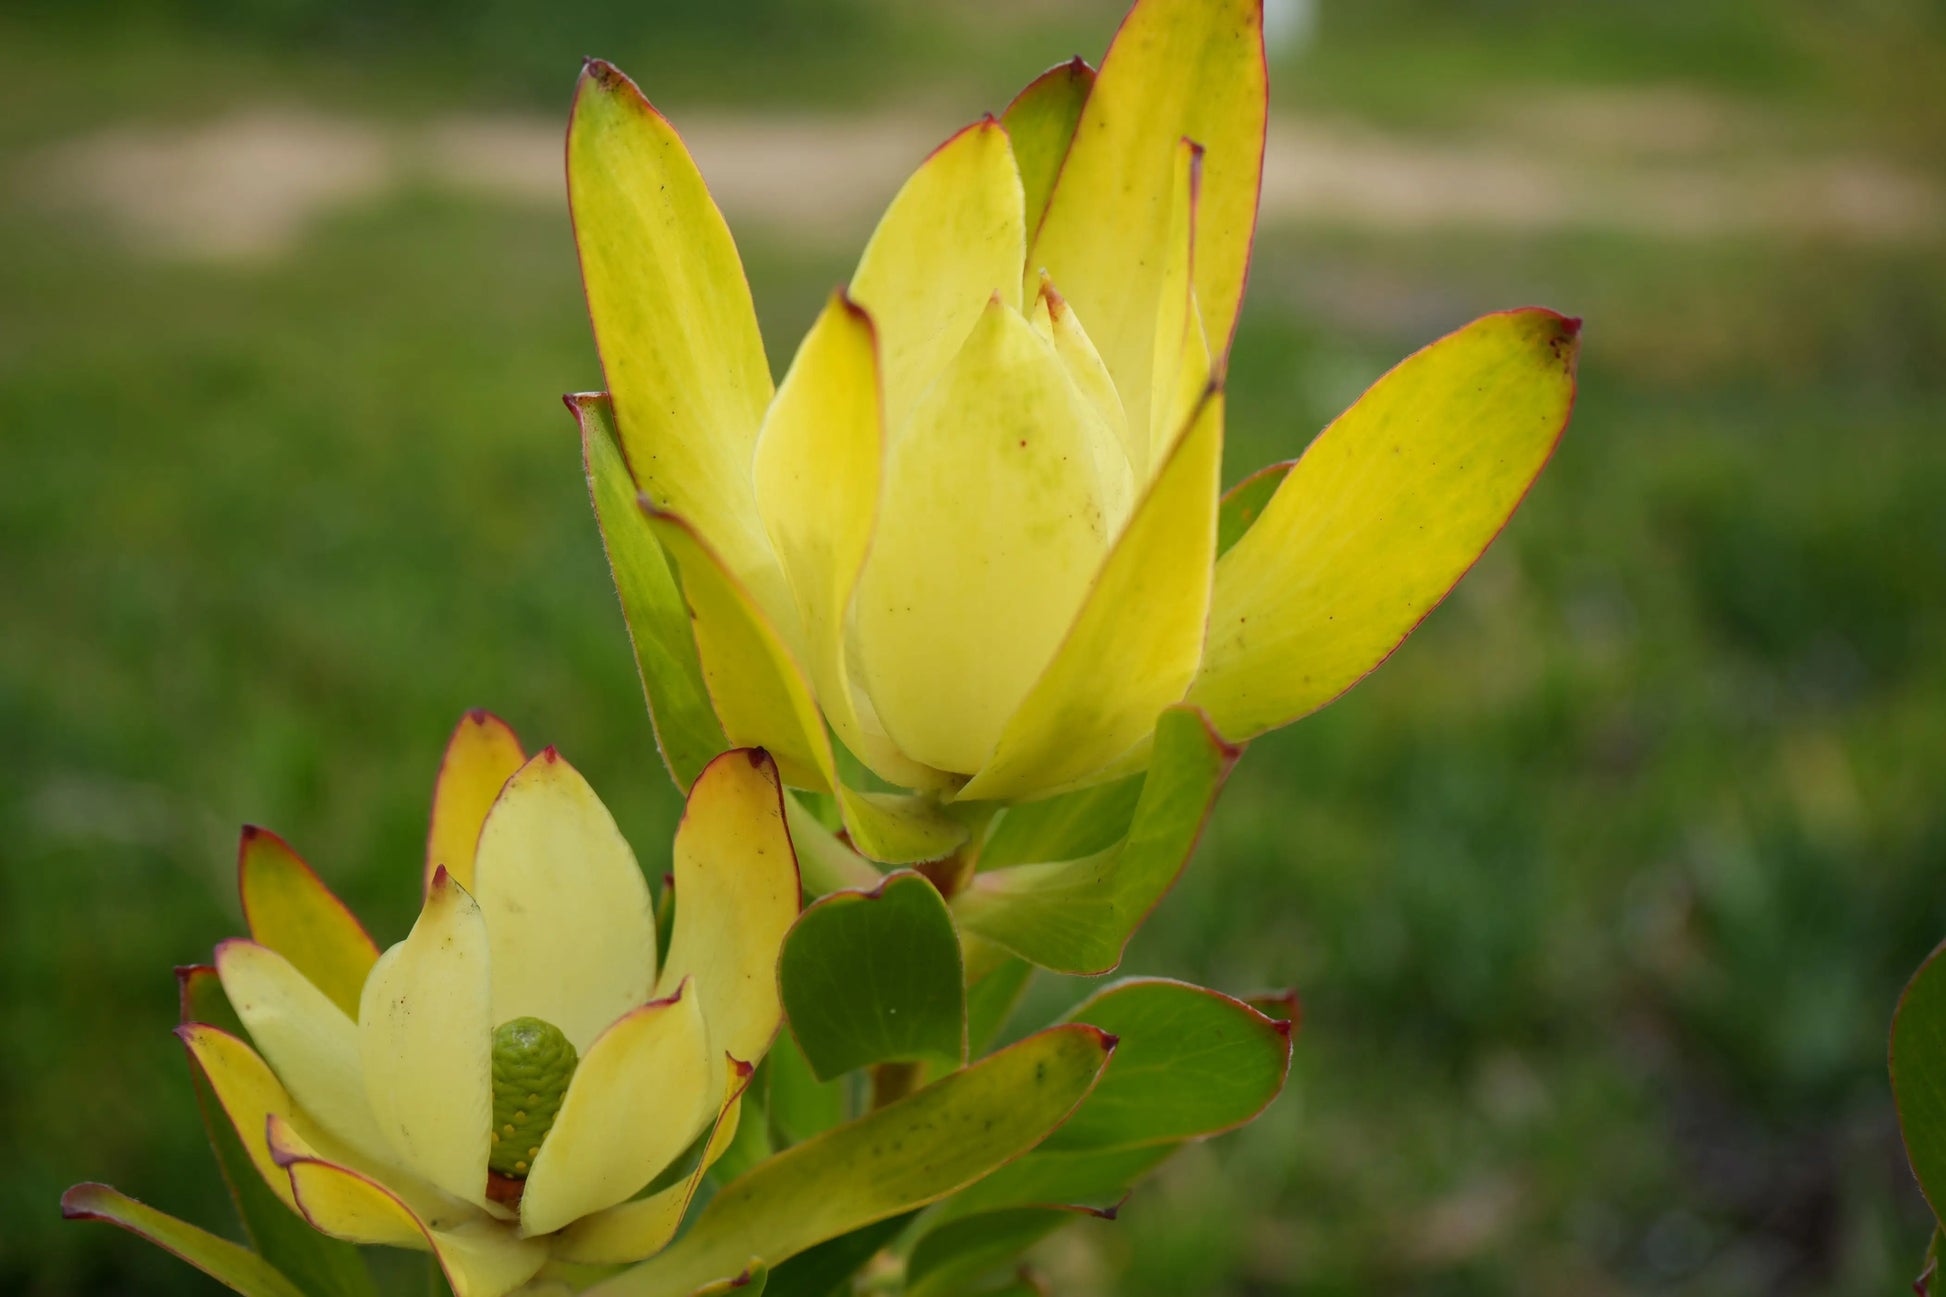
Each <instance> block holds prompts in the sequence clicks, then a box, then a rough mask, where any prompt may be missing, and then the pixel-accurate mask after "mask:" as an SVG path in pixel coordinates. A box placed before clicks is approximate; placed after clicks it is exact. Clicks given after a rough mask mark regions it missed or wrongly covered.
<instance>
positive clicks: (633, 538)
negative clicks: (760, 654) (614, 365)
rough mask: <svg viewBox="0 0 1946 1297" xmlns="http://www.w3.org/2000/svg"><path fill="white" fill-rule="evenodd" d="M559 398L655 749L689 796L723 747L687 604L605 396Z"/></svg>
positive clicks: (613, 410)
mask: <svg viewBox="0 0 1946 1297" xmlns="http://www.w3.org/2000/svg"><path fill="white" fill-rule="evenodd" d="M563 399H564V400H565V401H566V402H567V406H568V409H569V410H570V411H572V412H573V414H574V417H575V420H576V421H577V422H578V423H579V424H580V425H581V455H582V460H583V463H584V464H585V465H586V468H587V473H588V494H589V495H590V497H591V498H592V499H593V500H594V506H595V521H596V523H597V524H598V525H599V526H600V528H601V542H602V545H603V547H604V548H605V549H606V550H607V552H608V567H609V570H610V571H611V572H612V573H613V574H614V577H615V590H616V593H617V594H619V595H620V596H621V600H622V617H623V619H624V620H625V621H626V622H627V623H628V634H629V639H630V640H631V641H633V642H634V645H635V664H636V667H637V669H638V670H639V671H640V672H641V676H642V691H643V693H644V694H645V695H646V696H647V697H648V702H649V721H650V723H651V724H652V725H653V726H654V727H655V740H656V744H657V746H658V747H660V748H661V749H662V760H663V762H664V763H665V764H666V765H667V766H668V767H669V774H670V776H671V777H672V778H673V779H674V780H675V781H676V786H677V787H678V788H680V789H682V790H683V791H684V792H688V791H689V786H690V784H692V783H694V782H695V781H696V776H697V775H698V774H700V773H702V769H703V767H704V766H706V765H708V764H709V762H710V759H711V758H712V757H714V756H716V755H717V754H718V753H719V752H722V751H724V750H726V749H727V748H728V747H729V746H730V744H729V740H727V739H725V738H724V737H723V726H722V725H721V724H720V723H719V722H718V721H717V719H716V712H715V711H714V710H713V709H712V708H711V706H710V701H709V691H708V690H707V689H705V688H704V686H703V667H702V663H701V661H700V660H699V659H698V658H697V656H696V636H695V634H694V632H693V631H692V630H691V629H690V625H689V606H688V604H687V603H685V602H684V601H683V596H682V590H681V587H679V586H678V585H677V584H676V578H675V574H674V572H672V571H671V570H670V567H669V560H668V558H667V557H665V556H664V554H663V552H662V546H661V544H660V543H659V542H658V541H657V540H656V538H655V535H654V533H652V532H651V531H650V530H649V525H648V522H647V521H646V520H645V519H644V518H643V516H642V511H641V510H640V509H639V508H637V507H636V497H637V494H638V491H637V489H636V485H635V479H634V476H633V475H632V474H630V472H629V468H628V461H627V459H626V458H624V456H623V454H622V448H621V441H620V440H619V438H618V437H617V436H616V432H615V408H614V405H613V404H612V403H611V402H610V401H609V398H608V394H607V393H606V392H584V393H581V394H579V395H576V396H569V397H565V398H563Z"/></svg>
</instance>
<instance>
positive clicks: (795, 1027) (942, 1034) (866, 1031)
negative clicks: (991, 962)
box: [777, 870, 966, 1081]
mask: <svg viewBox="0 0 1946 1297" xmlns="http://www.w3.org/2000/svg"><path fill="white" fill-rule="evenodd" d="M777 978H778V984H779V986H780V987H781V989H782V991H783V996H784V1013H785V1016H786V1017H787V1018H788V1019H789V1021H790V1025H791V1035H792V1036H793V1037H795V1038H796V1040H797V1044H798V1047H799V1048H800V1049H802V1050H803V1051H804V1058H805V1060H806V1061H807V1062H809V1063H810V1065H811V1071H812V1074H813V1075H815V1076H816V1077H817V1079H818V1080H820V1081H829V1080H831V1079H833V1078H834V1077H838V1076H842V1075H843V1074H844V1073H846V1072H849V1071H852V1070H854V1069H856V1068H860V1067H869V1066H871V1065H872V1064H874V1063H890V1062H922V1061H924V1062H929V1061H941V1062H945V1063H947V1064H948V1065H950V1066H954V1067H957V1066H959V1064H961V1063H963V1062H965V1061H966V975H965V971H964V968H963V966H962V964H961V962H960V944H959V932H958V930H957V929H955V928H954V926H953V916H952V913H951V912H950V911H949V910H948V909H947V908H946V902H945V900H944V899H942V898H941V897H940V895H939V893H938V891H936V890H935V889H934V888H933V885H932V884H931V883H930V882H928V881H927V880H926V879H925V878H924V877H923V876H921V875H919V874H916V873H913V872H911V871H910V870H903V871H900V872H898V873H895V874H890V875H887V877H886V878H885V880H884V881H883V882H881V883H880V884H879V885H878V886H877V887H875V888H873V889H872V890H870V891H841V892H833V893H831V894H830V895H829V896H826V897H824V898H823V899H822V900H820V901H818V902H816V903H815V904H813V905H811V906H810V907H809V908H808V909H806V910H805V911H804V913H803V914H802V915H800V916H799V917H798V920H797V923H796V924H795V925H794V926H793V927H792V928H791V930H790V934H789V935H788V936H786V937H785V938H784V952H783V955H782V956H781V958H780V959H779V960H778V964H777Z"/></svg>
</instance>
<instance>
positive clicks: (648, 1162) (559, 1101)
mask: <svg viewBox="0 0 1946 1297" xmlns="http://www.w3.org/2000/svg"><path fill="white" fill-rule="evenodd" d="M427 869H428V871H429V874H428V877H427V879H426V886H425V906H424V908H423V909H422V910H421V912H420V914H419V918H418V921H417V922H416V923H415V924H414V925H413V928H412V931H411V933H410V935H408V936H407V937H406V939H405V940H404V941H401V942H399V943H398V944H397V945H395V946H393V947H392V948H391V949H390V950H387V951H385V952H384V953H383V954H380V953H379V952H378V950H377V948H376V947H375V946H374V945H373V943H372V941H371V939H370V938H369V937H367V936H366V935H365V932H364V929H363V928H362V927H360V926H359V924H358V921H357V920H356V919H355V918H353V917H352V916H351V914H350V913H349V912H348V911H346V910H345V909H344V908H343V907H342V906H341V905H340V904H339V903H338V902H337V900H336V899H335V898H334V897H333V896H332V895H331V894H330V893H329V892H328V891H327V890H326V889H325V887H324V885H323V884H322V883H321V882H320V881H319V880H318V878H317V876H316V875H315V874H313V873H312V872H311V871H310V870H309V869H308V868H307V867H306V866H305V865H304V863H303V862H302V861H301V860H299V859H298V858H297V856H296V855H295V854H293V853H292V852H291V851H290V849H289V848H288V847H285V846H284V845H283V844H282V843H281V842H280V841H278V840H277V839H276V838H274V837H273V836H271V835H269V834H264V833H261V832H258V831H253V832H251V833H247V834H246V836H245V842H244V849H243V852H242V857H241V866H240V880H241V887H242V893H243V903H244V910H245V913H246V915H247V916H248V918H249V922H250V931H251V938H250V939H249V940H242V939H239V940H234V941H228V942H225V943H223V945H221V946H219V947H218V948H217V952H216V961H215V962H216V973H217V975H218V976H220V978H221V979H222V985H223V990H224V991H225V992H226V993H227V995H228V998H229V1000H230V1003H231V1004H232V1005H233V1006H234V1008H235V1009H236V1012H237V1015H238V1017H239V1018H241V1019H242V1022H243V1025H244V1027H245V1028H246V1029H247V1032H248V1035H249V1038H250V1041H251V1042H252V1043H253V1044H254V1046H255V1048H254V1049H253V1048H252V1045H251V1044H246V1043H245V1042H244V1041H243V1040H242V1039H240V1038H238V1037H237V1036H234V1035H231V1034H229V1033H228V1032H225V1031H223V1030H221V1029H220V1028H218V1027H216V1026H212V1025H209V1024H206V1023H195V1022H192V1023H187V1024H185V1025H184V1027H182V1028H181V1030H180V1035H181V1036H182V1039H183V1042H184V1043H185V1044H186V1045H187V1046H188V1048H189V1052H190V1054H191V1055H192V1057H193V1058H194V1059H195V1062H196V1064H197V1066H198V1067H200V1068H201V1069H202V1071H203V1073H204V1074H205V1075H206V1076H207V1077H208V1079H209V1081H210V1084H211V1086H212V1088H213V1090H214V1092H215V1094H216V1096H217V1098H218V1100H219V1101H220V1102H221V1104H222V1106H223V1109H224V1111H225V1113H226V1114H227V1115H228V1116H229V1118H230V1121H231V1122H232V1124H233V1125H234V1126H235V1128H236V1133H237V1136H238V1138H239V1139H241V1140H242V1142H243V1144H244V1147H245V1148H246V1149H247V1150H248V1152H249V1153H250V1155H251V1157H252V1159H253V1161H254V1162H255V1164H256V1166H257V1168H258V1170H259V1171H261V1172H262V1174H263V1176H264V1179H265V1181H266V1182H267V1183H268V1184H269V1185H270V1187H271V1189H272V1190H273V1191H274V1192H275V1193H276V1194H277V1196H278V1197H279V1198H281V1199H282V1200H283V1201H284V1202H285V1204H286V1205H288V1206H290V1207H291V1208H292V1209H293V1210H295V1211H297V1212H299V1213H300V1214H302V1215H303V1216H304V1217H305V1218H306V1219H307V1220H309V1221H310V1223H311V1224H312V1225H314V1226H315V1227H317V1228H318V1229H320V1230H322V1231H324V1232H325V1233H327V1234H331V1235H335V1236H336V1237H339V1238H343V1239H348V1240H350V1241H352V1242H356V1243H372V1244H390V1245H395V1246H401V1247H415V1248H420V1249H425V1248H430V1249H431V1250H432V1251H433V1252H434V1253H435V1254H436V1255H437V1257H438V1259H439V1261H440V1263H441V1264H442V1265H443V1266H444V1268H445V1270H446V1273H447V1276H448V1277H449V1279H450V1280H451V1282H452V1284H453V1288H454V1291H455V1292H456V1293H457V1294H459V1297H497V1295H498V1294H501V1293H504V1292H507V1291H510V1290H511V1289H513V1288H516V1287H518V1286H520V1285H521V1284H523V1283H525V1282H526V1281H527V1280H528V1279H530V1278H531V1277H533V1276H534V1275H535V1274H536V1272H538V1271H539V1270H540V1269H541V1267H542V1266H543V1265H545V1264H547V1263H548V1262H549V1261H550V1260H562V1261H572V1262H602V1263H612V1262H624V1261H635V1260H640V1259H641V1258H643V1257H646V1256H649V1255H651V1254H653V1253H655V1252H657V1251H659V1250H660V1249H661V1248H662V1247H663V1245H664V1244H666V1243H667V1242H668V1241H669V1239H670V1237H671V1236H672V1235H673V1234H674V1232H675V1230H676V1227H677V1225H678V1224H679V1223H680V1221H681V1219H682V1215H683V1211H684V1209H685V1208H686V1207H687V1206H688V1203H689V1200H690V1197H691V1195H692V1194H693V1193H694V1191H695V1188H696V1185H697V1181H698V1180H699V1178H700V1177H701V1175H702V1172H703V1170H704V1168H705V1166H706V1164H707V1161H708V1160H709V1159H708V1154H711V1153H714V1152H717V1151H720V1150H721V1148H722V1147H723V1145H724V1144H725V1143H726V1142H727V1140H728V1137H729V1135H730V1134H731V1132H732V1131H733V1129H734V1124H735V1115H736V1112H737V1106H736V1100H737V1098H738V1096H739V1095H740V1093H741V1089H742V1086H743V1084H744V1083H745V1082H746V1081H747V1079H748V1077H749V1075H750V1071H751V1068H752V1067H753V1066H754V1065H755V1063H756V1062H757V1060H758V1059H759V1058H761V1057H762V1055H763V1053H764V1051H765V1050H766V1049H767V1048H768V1047H769V1044H770V1041H771V1038H772V1036H773V1035H774V1034H775V1032H776V1030H777V1025H778V1021H779V1017H780V1009H779V1003H778V995H777V989H776V981H775V976H774V971H773V970H774V967H775V964H776V961H777V952H778V950H779V948H780V946H781V944H782V941H783V937H784V933H785V931H786V930H787V929H788V928H789V927H790V924H791V922H792V920H793V919H794V918H795V916H796V914H797V910H798V880H797V867H796V862H795V859H794V857H793V855H792V851H791V845H790V840H789V838H788V836H787V835H786V833H785V829H784V824H783V812H782V804H781V793H780V789H779V786H778V783H777V779H776V773H775V770H774V769H773V767H772V766H771V763H770V761H769V759H768V758H766V757H765V756H764V755H763V754H762V753H752V752H744V751H737V752H730V753H727V754H725V755H723V756H722V757H720V758H718V759H717V760H716V761H715V762H713V763H712V764H711V765H710V767H709V768H708V769H707V770H705V771H704V772H703V774H702V776H701V777H700V778H699V779H698V780H697V781H696V784H695V787H694V789H693V790H692V792H691V794H690V798H689V805H688V808H687V810H686V811H685V813H684V816H683V821H682V826H681V828H680V829H679V830H678V832H677V835H676V844H675V865H674V869H675V880H676V884H675V885H676V889H677V892H678V894H679V895H680V897H681V904H680V906H679V916H678V918H677V920H676V922H675V928H674V934H673V936H672V938H671V941H670V948H669V950H668V951H667V952H666V953H665V954H664V955H663V957H662V958H661V960H660V961H659V963H658V959H657V949H656V945H657V942H656V916H655V911H654V907H653V905H652V903H651V900H650V896H649V889H648V886H647V884H646V882H645V881H644V878H643V875H642V871H641V869H640V868H639V867H638V866H637V864H636V861H635V856H634V854H633V853H632V852H631V851H630V850H629V847H628V844H627V843H626V842H625V841H624V840H623V839H622V836H621V834H620V833H619V832H618V831H617V830H616V827H615V823H614V821H613V820H612V819H611V818H610V817H609V814H608V812H607V810H606V809H605V808H604V807H603V806H602V804H601V802H600V801H599V800H598V799H597V798H596V796H595V794H594V791H593V790H592V789H590V788H589V786H588V784H587V782H586V781H585V780H583V779H582V777H581V776H580V775H579V774H578V773H576V771H575V770H574V768H573V767H572V766H570V765H569V764H568V763H567V762H566V761H565V760H563V759H562V758H561V756H560V755H559V754H558V753H556V752H555V751H554V750H553V749H552V748H549V749H548V750H546V751H545V752H542V753H541V754H540V755H538V756H536V757H534V758H532V759H531V760H528V759H525V758H524V757H523V755H522V753H521V750H520V747H519V744H518V742H517V741H516V740H515V739H514V737H513V735H512V733H511V731H509V730H508V729H507V728H506V726H505V725H503V724H501V723H500V722H499V721H498V720H496V719H495V718H493V717H490V716H487V715H486V714H484V713H474V714H473V715H472V716H470V717H468V718H467V719H466V720H464V721H462V722H461V724H460V727H459V729H458V730H457V731H456V732H455V734H454V737H453V741H452V744H451V745H450V747H449V748H448V750H447V754H446V759H445V762H444V764H443V766H442V767H441V770H440V776H439V782H438V786H437V792H436V794H435V798H434V810H433V825H432V832H431V835H430V839H429V843H428V851H427ZM508 1024H515V1026H514V1027H513V1028H512V1029H509V1027H508ZM496 1029H499V1030H496ZM577 1060H578V1061H577ZM550 1113H551V1114H552V1116H551V1121H550V1120H549V1114H550ZM712 1130H713V1131H714V1133H713V1134H712V1133H711V1132H712ZM706 1136H707V1140H705V1137H706ZM516 1139H517V1140H518V1143H517V1144H516V1143H514V1142H513V1141H515V1140H516ZM699 1142H706V1148H707V1151H706V1153H705V1155H703V1156H698V1157H697V1158H696V1159H695V1161H694V1165H693V1167H687V1166H684V1165H682V1164H681V1163H680V1162H679V1159H680V1158H681V1157H682V1155H683V1154H684V1153H685V1151H687V1150H690V1149H691V1148H692V1146H694V1145H696V1144H697V1143H699ZM490 1167H491V1168H492V1170H491V1171H490V1169H489V1168H490ZM665 1172H667V1173H669V1174H666V1175H665ZM676 1172H680V1174H677V1173H676ZM658 1177H662V1178H663V1179H664V1180H666V1181H667V1183H666V1185H661V1186H659V1187H658V1189H657V1191H656V1192H653V1193H648V1194H643V1192H642V1191H643V1190H644V1189H646V1188H648V1187H650V1186H651V1185H652V1184H653V1183H655V1182H657V1180H658Z"/></svg>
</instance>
